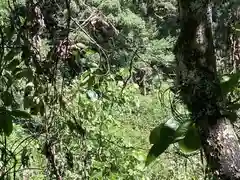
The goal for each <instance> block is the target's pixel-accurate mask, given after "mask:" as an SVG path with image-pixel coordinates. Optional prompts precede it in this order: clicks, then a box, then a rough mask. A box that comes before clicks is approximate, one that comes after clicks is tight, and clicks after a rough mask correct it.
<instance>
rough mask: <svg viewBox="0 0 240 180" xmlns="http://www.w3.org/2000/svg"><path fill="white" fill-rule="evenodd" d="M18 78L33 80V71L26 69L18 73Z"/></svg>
mask: <svg viewBox="0 0 240 180" xmlns="http://www.w3.org/2000/svg"><path fill="white" fill-rule="evenodd" d="M15 76H16V78H17V79H21V78H24V77H25V78H27V79H28V80H32V78H33V71H32V70H31V69H29V68H25V69H23V70H21V71H19V72H17V73H16V75H15Z"/></svg>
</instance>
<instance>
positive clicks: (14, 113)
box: [11, 110, 31, 119]
mask: <svg viewBox="0 0 240 180" xmlns="http://www.w3.org/2000/svg"><path fill="white" fill-rule="evenodd" d="M11 115H12V116H14V117H17V118H24V119H31V115H30V114H29V113H27V112H26V111H21V110H12V112H11Z"/></svg>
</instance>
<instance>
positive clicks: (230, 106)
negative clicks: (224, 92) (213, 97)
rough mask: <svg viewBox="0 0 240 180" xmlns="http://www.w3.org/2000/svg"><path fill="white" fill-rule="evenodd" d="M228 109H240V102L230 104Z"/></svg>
mask: <svg viewBox="0 0 240 180" xmlns="http://www.w3.org/2000/svg"><path fill="white" fill-rule="evenodd" d="M228 109H230V110H233V111H236V110H239V109H240V104H238V103H236V104H230V105H229V106H228Z"/></svg>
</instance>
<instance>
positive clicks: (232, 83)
mask: <svg viewBox="0 0 240 180" xmlns="http://www.w3.org/2000/svg"><path fill="white" fill-rule="evenodd" d="M239 79H240V72H237V73H235V74H231V75H229V80H227V81H225V82H222V83H221V89H222V93H223V95H226V94H227V93H229V92H231V91H232V90H233V89H234V88H235V87H236V86H237V85H238V83H239Z"/></svg>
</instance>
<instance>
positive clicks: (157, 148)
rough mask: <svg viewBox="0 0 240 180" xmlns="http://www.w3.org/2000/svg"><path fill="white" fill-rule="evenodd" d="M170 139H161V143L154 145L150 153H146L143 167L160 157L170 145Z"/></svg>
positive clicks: (171, 140)
mask: <svg viewBox="0 0 240 180" xmlns="http://www.w3.org/2000/svg"><path fill="white" fill-rule="evenodd" d="M172 142H173V138H172V137H165V139H164V137H162V138H161V142H159V143H157V144H154V145H153V146H152V147H151V149H150V151H149V152H148V155H147V159H146V162H145V165H146V166H148V165H149V164H150V163H151V162H153V161H154V160H155V159H156V158H157V157H158V156H160V155H161V154H162V153H163V152H164V151H165V150H166V149H167V148H168V147H169V145H170V144H172Z"/></svg>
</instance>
